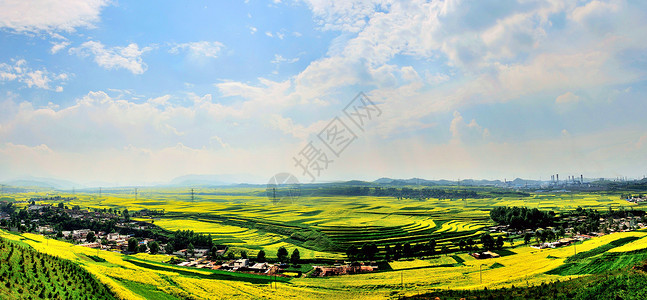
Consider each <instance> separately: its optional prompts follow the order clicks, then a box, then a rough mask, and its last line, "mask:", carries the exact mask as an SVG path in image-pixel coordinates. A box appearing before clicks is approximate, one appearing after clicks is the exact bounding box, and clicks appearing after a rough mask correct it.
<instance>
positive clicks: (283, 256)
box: [276, 247, 288, 262]
mask: <svg viewBox="0 0 647 300" xmlns="http://www.w3.org/2000/svg"><path fill="white" fill-rule="evenodd" d="M276 258H277V259H278V260H279V261H280V262H287V261H288V250H287V249H285V247H281V248H279V250H278V251H276Z"/></svg>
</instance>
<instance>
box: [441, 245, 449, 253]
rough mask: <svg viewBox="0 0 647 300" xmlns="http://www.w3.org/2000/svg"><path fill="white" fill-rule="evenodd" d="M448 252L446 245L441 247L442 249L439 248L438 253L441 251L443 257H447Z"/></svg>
mask: <svg viewBox="0 0 647 300" xmlns="http://www.w3.org/2000/svg"><path fill="white" fill-rule="evenodd" d="M448 250H449V249H447V245H443V247H442V248H440V251H441V252H442V253H444V254H445V255H447V253H449V251H448Z"/></svg>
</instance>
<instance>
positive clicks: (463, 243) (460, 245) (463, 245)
mask: <svg viewBox="0 0 647 300" xmlns="http://www.w3.org/2000/svg"><path fill="white" fill-rule="evenodd" d="M465 246H467V243H466V242H465V240H461V241H460V242H458V248H459V249H461V250H463V249H465Z"/></svg>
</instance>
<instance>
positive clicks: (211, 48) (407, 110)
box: [0, 0, 647, 184]
mask: <svg viewBox="0 0 647 300" xmlns="http://www.w3.org/2000/svg"><path fill="white" fill-rule="evenodd" d="M646 41H647V2H644V1H621V0H620V1H614V0H608V1H606V0H605V1H598V0H594V1H584V0H578V1H562V0H549V1H533V0H516V1H514V0H510V1H501V0H496V1H460V0H447V1H440V0H438V1H390V0H378V1H355V0H344V1H331V0H305V1H297V0H283V1H278V0H275V1H255V0H249V1H240V2H235V1H217V2H212V1H168V2H167V1H120V0H113V1H104V0H60V1H43V0H33V1H24V0H0V45H2V47H0V180H7V179H12V178H17V177H22V176H27V175H32V176H41V177H56V178H61V179H68V180H73V181H77V182H81V183H92V182H104V183H105V182H108V183H113V184H144V183H152V182H164V181H168V180H171V179H172V178H174V177H177V176H181V175H186V174H248V175H249V176H250V178H254V180H256V181H258V182H263V181H267V178H269V177H270V176H272V175H273V174H275V173H278V172H290V173H293V174H295V175H296V176H297V177H298V178H299V180H301V181H306V182H307V181H311V180H312V179H313V177H314V179H315V180H316V181H328V180H337V179H365V180H374V179H377V178H379V177H383V176H386V177H396V178H410V177H423V178H428V179H440V178H446V179H457V178H488V179H503V178H508V179H510V178H515V177H523V178H531V179H539V178H542V179H548V178H549V177H550V175H551V174H554V173H560V174H562V176H564V177H565V176H566V175H578V176H579V174H583V175H584V176H585V177H602V176H604V177H616V176H629V177H634V178H642V177H643V175H645V174H647V102H646V101H645V97H646V96H647V85H646V83H647V82H646V81H645V80H646V78H647V77H646V75H647V42H646ZM359 92H364V94H365V95H366V96H367V98H361V99H359V100H362V99H370V101H371V102H361V103H364V104H366V103H368V104H371V103H372V104H374V105H364V106H363V108H364V109H366V111H365V112H368V113H370V112H371V109H372V112H373V114H372V115H370V116H368V117H367V118H365V119H364V121H365V122H363V123H362V124H359V123H357V124H356V123H353V122H352V121H353V119H352V118H353V116H357V115H352V114H350V115H347V114H345V113H344V111H345V109H346V111H347V112H348V109H347V107H348V105H349V103H350V105H351V106H350V107H351V108H357V107H356V106H355V104H357V103H360V102H357V101H359V100H356V101H354V102H352V103H351V101H353V100H354V99H355V96H356V95H358V93H359ZM361 108H362V106H360V113H361ZM339 122H340V123H339ZM340 124H341V125H344V126H346V127H343V126H341V125H340ZM331 129H335V130H336V131H335V132H336V133H338V134H339V135H334V134H332V135H331V131H330V130H331ZM344 130H345V131H344ZM349 132H352V133H353V134H352V135H348V134H349ZM344 134H346V135H347V136H346V137H347V138H346V139H342V138H341V137H343V136H344ZM322 136H323V137H324V138H321V137H322ZM331 137H332V138H334V139H335V141H334V143H333V142H331V141H332V140H329V141H328V144H326V139H330V138H331ZM331 145H332V147H330V148H329V147H328V146H331ZM342 146H343V151H337V152H336V153H334V152H332V150H339V149H341V148H339V147H342ZM334 147H337V148H335V149H334ZM315 154H316V157H315V156H314V155H315ZM309 159H312V160H309ZM299 163H300V164H299ZM302 166H305V167H306V169H305V170H306V171H307V172H304V168H303V167H302ZM308 172H310V173H308ZM310 174H312V175H313V176H310ZM250 180H252V179H250Z"/></svg>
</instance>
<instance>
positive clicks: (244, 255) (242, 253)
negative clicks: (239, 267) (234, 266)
mask: <svg viewBox="0 0 647 300" xmlns="http://www.w3.org/2000/svg"><path fill="white" fill-rule="evenodd" d="M240 258H242V259H246V258H247V251H245V250H241V251H240Z"/></svg>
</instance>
